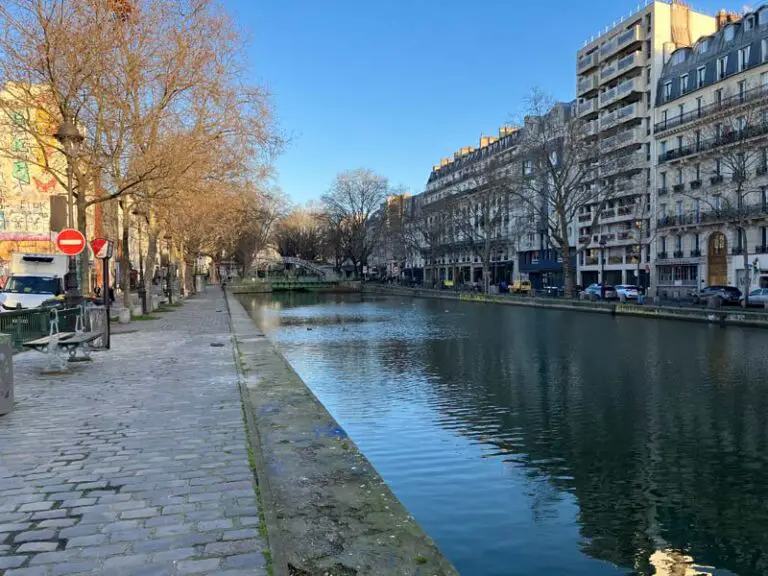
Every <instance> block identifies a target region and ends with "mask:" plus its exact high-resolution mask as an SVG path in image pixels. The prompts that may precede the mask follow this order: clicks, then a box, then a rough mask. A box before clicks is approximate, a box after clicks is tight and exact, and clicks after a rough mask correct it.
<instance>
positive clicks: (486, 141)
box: [480, 136, 490, 148]
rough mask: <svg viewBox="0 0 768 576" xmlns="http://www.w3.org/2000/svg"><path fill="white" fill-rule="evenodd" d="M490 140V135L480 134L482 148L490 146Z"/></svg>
mask: <svg viewBox="0 0 768 576" xmlns="http://www.w3.org/2000/svg"><path fill="white" fill-rule="evenodd" d="M489 140H490V137H488V136H480V148H485V147H486V146H488V144H490V142H489Z"/></svg>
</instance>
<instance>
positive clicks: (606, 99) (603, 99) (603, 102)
mask: <svg viewBox="0 0 768 576" xmlns="http://www.w3.org/2000/svg"><path fill="white" fill-rule="evenodd" d="M615 99H616V88H611V89H610V90H606V91H605V92H602V93H601V94H600V106H607V105H608V104H610V103H611V102H613V101H614V100H615Z"/></svg>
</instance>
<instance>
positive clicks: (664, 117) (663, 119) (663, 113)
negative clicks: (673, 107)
mask: <svg viewBox="0 0 768 576" xmlns="http://www.w3.org/2000/svg"><path fill="white" fill-rule="evenodd" d="M661 123H662V124H663V125H664V126H666V125H667V111H666V110H662V111H661Z"/></svg>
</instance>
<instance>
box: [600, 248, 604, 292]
mask: <svg viewBox="0 0 768 576" xmlns="http://www.w3.org/2000/svg"><path fill="white" fill-rule="evenodd" d="M600 299H601V300H605V245H603V246H600Z"/></svg>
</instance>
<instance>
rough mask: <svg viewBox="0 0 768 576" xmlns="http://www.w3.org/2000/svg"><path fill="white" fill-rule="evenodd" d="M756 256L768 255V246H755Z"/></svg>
mask: <svg viewBox="0 0 768 576" xmlns="http://www.w3.org/2000/svg"><path fill="white" fill-rule="evenodd" d="M755 254H768V246H765V245H758V246H755Z"/></svg>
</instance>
